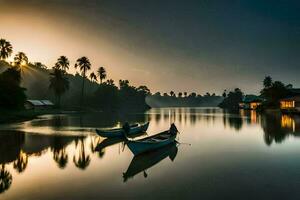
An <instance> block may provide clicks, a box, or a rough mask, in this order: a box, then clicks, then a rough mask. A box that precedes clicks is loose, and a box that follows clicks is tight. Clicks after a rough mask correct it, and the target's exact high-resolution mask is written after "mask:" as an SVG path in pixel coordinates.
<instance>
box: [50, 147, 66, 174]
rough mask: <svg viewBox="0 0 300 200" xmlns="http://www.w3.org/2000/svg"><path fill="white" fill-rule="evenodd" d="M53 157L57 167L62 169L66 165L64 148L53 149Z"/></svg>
mask: <svg viewBox="0 0 300 200" xmlns="http://www.w3.org/2000/svg"><path fill="white" fill-rule="evenodd" d="M53 159H54V161H55V162H56V163H57V165H58V167H59V168H61V169H64V168H65V167H66V166H67V164H68V159H69V156H68V153H67V152H66V149H65V148H62V149H55V150H54V151H53Z"/></svg>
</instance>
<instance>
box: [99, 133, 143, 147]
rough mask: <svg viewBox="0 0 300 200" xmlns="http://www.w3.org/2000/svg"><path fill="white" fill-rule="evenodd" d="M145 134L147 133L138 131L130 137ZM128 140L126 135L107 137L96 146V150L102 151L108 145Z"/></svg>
mask: <svg viewBox="0 0 300 200" xmlns="http://www.w3.org/2000/svg"><path fill="white" fill-rule="evenodd" d="M143 134H145V133H137V134H135V135H130V136H128V137H130V138H133V137H138V136H141V135H143ZM126 141H127V139H126V138H125V137H113V138H106V139H104V140H103V141H102V142H101V143H99V144H98V145H97V146H96V148H95V150H96V151H99V152H100V151H102V150H104V149H105V148H106V147H109V146H112V145H115V144H118V143H120V142H126Z"/></svg>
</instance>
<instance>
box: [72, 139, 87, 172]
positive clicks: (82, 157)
mask: <svg viewBox="0 0 300 200" xmlns="http://www.w3.org/2000/svg"><path fill="white" fill-rule="evenodd" d="M78 146H80V147H79V152H78V155H77V156H76V155H74V157H73V162H74V164H75V166H76V167H78V168H79V169H81V170H84V169H85V168H87V167H88V166H89V164H90V162H91V158H90V155H88V154H86V150H85V143H84V140H83V139H82V138H81V139H80V144H79V145H77V146H76V149H77V147H78Z"/></svg>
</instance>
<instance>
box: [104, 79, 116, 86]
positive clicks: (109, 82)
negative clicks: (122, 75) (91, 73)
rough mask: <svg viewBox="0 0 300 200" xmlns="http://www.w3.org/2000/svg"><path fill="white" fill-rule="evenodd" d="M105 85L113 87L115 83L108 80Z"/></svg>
mask: <svg viewBox="0 0 300 200" xmlns="http://www.w3.org/2000/svg"><path fill="white" fill-rule="evenodd" d="M106 84H107V85H115V81H114V80H112V79H108V80H107V81H106Z"/></svg>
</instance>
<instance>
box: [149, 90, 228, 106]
mask: <svg viewBox="0 0 300 200" xmlns="http://www.w3.org/2000/svg"><path fill="white" fill-rule="evenodd" d="M222 99H223V98H222V96H219V95H216V94H215V93H213V94H210V93H208V92H207V93H206V94H205V95H200V94H197V93H195V92H192V93H190V94H188V93H187V92H179V93H178V94H177V95H176V94H175V92H174V91H170V93H163V94H161V93H160V92H157V93H155V94H153V95H150V96H148V97H147V98H146V102H147V103H148V104H149V105H150V106H152V107H201V106H205V107H214V106H217V105H218V104H219V103H220V102H221V101H222Z"/></svg>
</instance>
